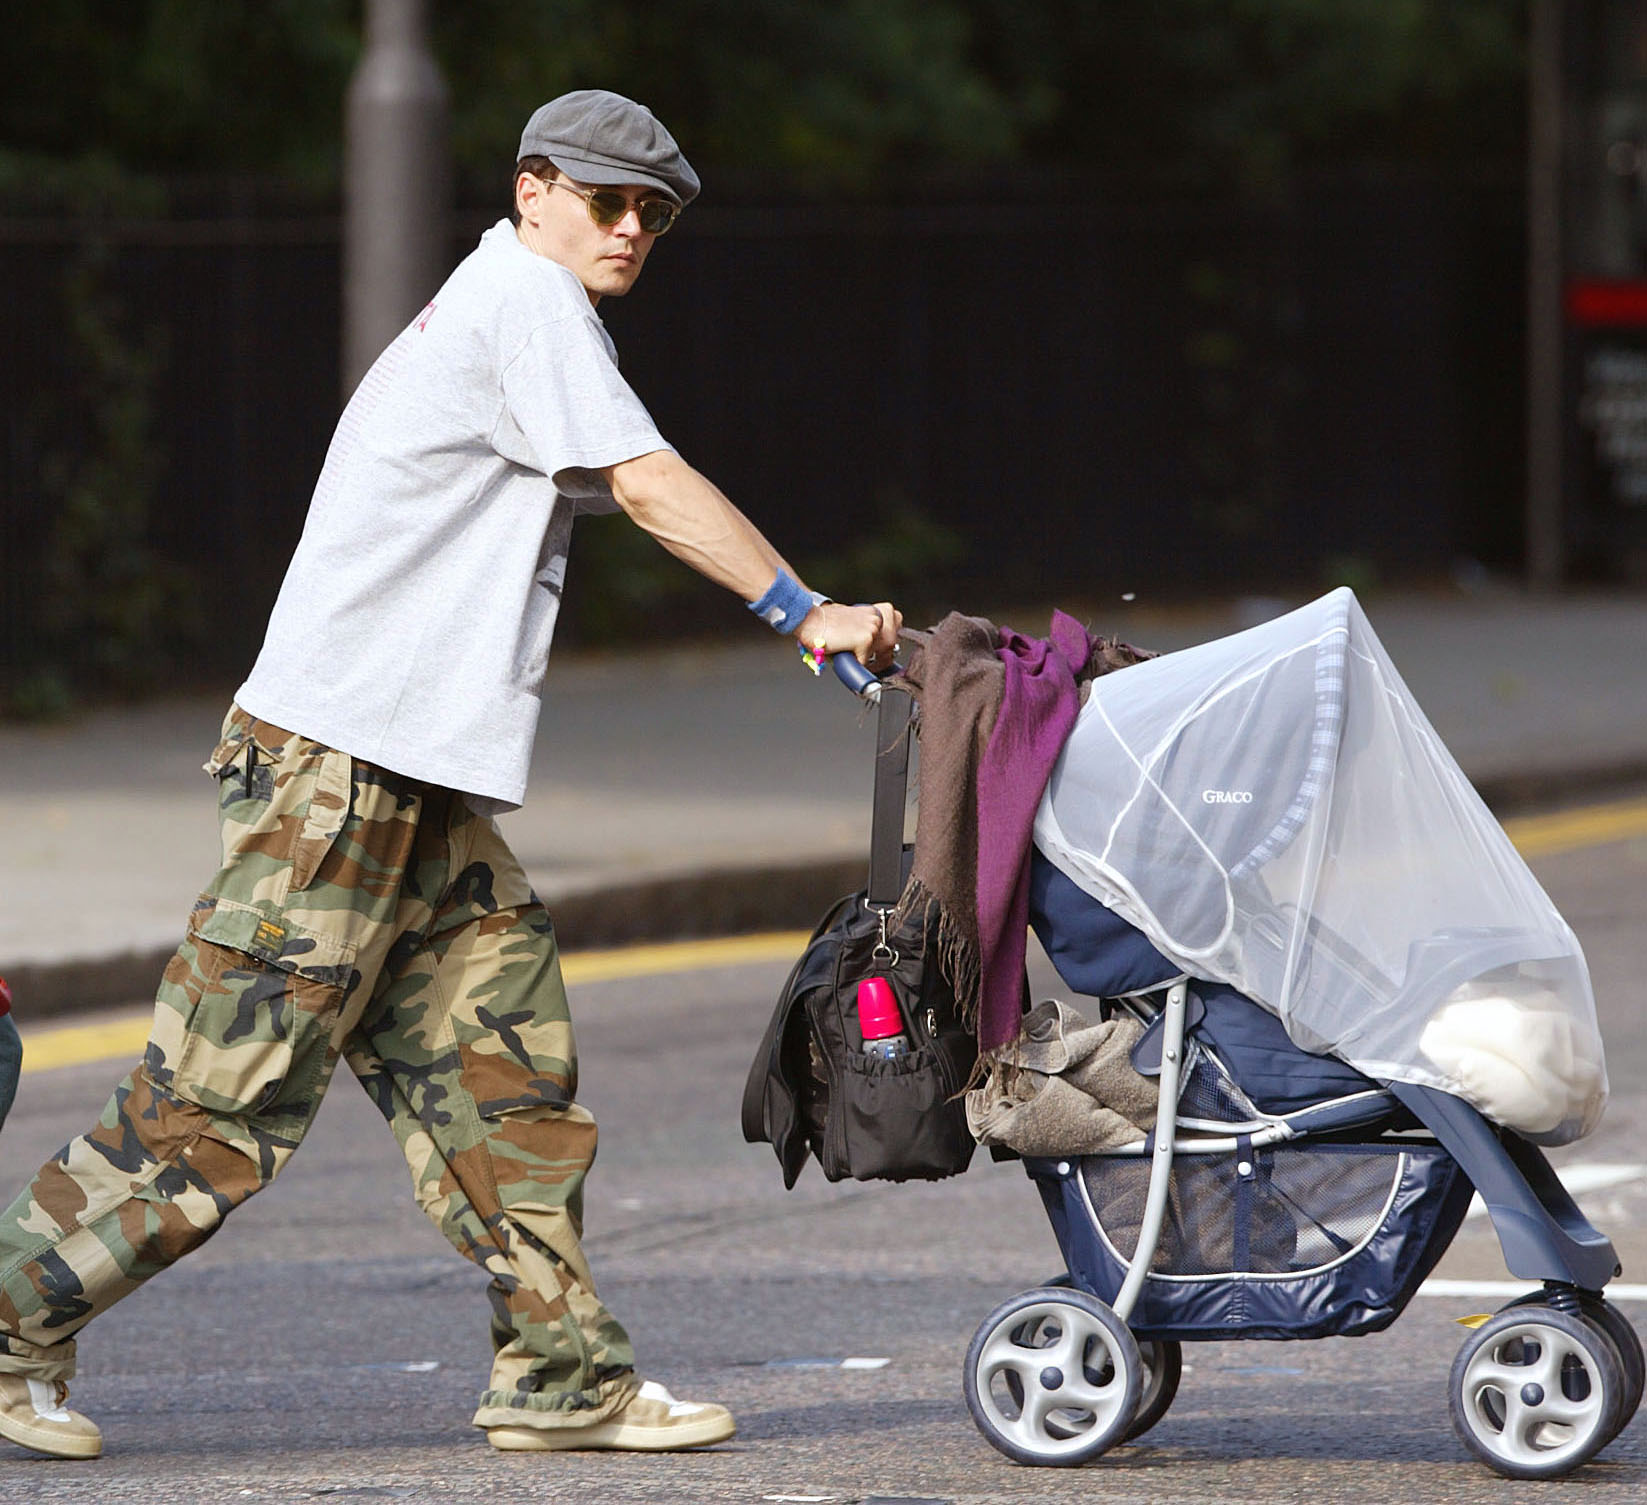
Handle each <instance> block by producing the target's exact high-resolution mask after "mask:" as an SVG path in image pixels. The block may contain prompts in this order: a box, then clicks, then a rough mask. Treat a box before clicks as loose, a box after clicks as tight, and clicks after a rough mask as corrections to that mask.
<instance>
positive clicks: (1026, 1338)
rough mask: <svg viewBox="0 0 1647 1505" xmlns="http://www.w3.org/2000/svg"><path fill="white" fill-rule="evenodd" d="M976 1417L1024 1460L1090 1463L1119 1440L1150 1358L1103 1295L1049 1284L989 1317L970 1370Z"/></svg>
mask: <svg viewBox="0 0 1647 1505" xmlns="http://www.w3.org/2000/svg"><path fill="white" fill-rule="evenodd" d="M962 1383H963V1387H964V1389H965V1392H966V1403H967V1407H968V1409H969V1410H970V1411H971V1412H972V1419H973V1421H975V1422H976V1423H977V1424H978V1430H979V1431H981V1432H982V1433H983V1434H984V1436H985V1437H986V1438H988V1440H989V1442H990V1444H991V1445H992V1446H993V1447H995V1448H997V1449H999V1450H1000V1451H1001V1452H1003V1453H1005V1454H1006V1455H1007V1457H1009V1458H1011V1459H1013V1460H1014V1461H1016V1462H1018V1463H1030V1464H1050V1465H1062V1466H1068V1465H1073V1464H1077V1463H1085V1462H1087V1461H1088V1460H1089V1459H1092V1458H1096V1457H1097V1456H1098V1455H1099V1454H1100V1453H1103V1452H1106V1451H1107V1450H1108V1449H1110V1448H1112V1447H1114V1446H1115V1445H1116V1443H1118V1442H1120V1441H1121V1440H1122V1439H1123V1437H1124V1436H1125V1435H1126V1433H1127V1429H1128V1427H1129V1426H1130V1425H1131V1424H1132V1421H1133V1418H1134V1416H1135V1415H1136V1414H1137V1411H1138V1402H1139V1397H1140V1395H1141V1394H1142V1392H1143V1388H1144V1365H1143V1361H1142V1359H1141V1358H1140V1356H1139V1353H1138V1344H1137V1342H1136V1341H1135V1340H1134V1338H1133V1336H1132V1333H1131V1332H1130V1331H1129V1330H1128V1328H1127V1325H1126V1323H1124V1322H1123V1321H1122V1320H1121V1319H1120V1318H1119V1317H1117V1316H1116V1315H1115V1313H1114V1312H1113V1311H1112V1310H1111V1309H1110V1308H1109V1307H1108V1306H1106V1305H1105V1304H1104V1303H1103V1302H1102V1301H1100V1300H1098V1298H1097V1297H1096V1296H1089V1295H1088V1294H1087V1293H1086V1292H1085V1291H1081V1290H1076V1289H1054V1288H1051V1287H1041V1288H1038V1289H1036V1290H1032V1291H1023V1292H1020V1293H1019V1294H1018V1295H1016V1296H1014V1297H1012V1298H1011V1299H1010V1300H1008V1301H1004V1302H1002V1303H1001V1305H1000V1306H998V1307H996V1308H995V1310H994V1311H993V1312H991V1313H990V1314H989V1316H987V1317H986V1318H984V1320H983V1322H982V1323H981V1324H980V1325H979V1328H978V1331H977V1332H976V1333H975V1334H974V1335H973V1339H972V1344H971V1346H970V1347H969V1348H968V1349H967V1356H966V1367H965V1370H964V1372H963V1375H962Z"/></svg>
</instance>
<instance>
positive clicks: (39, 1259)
mask: <svg viewBox="0 0 1647 1505" xmlns="http://www.w3.org/2000/svg"><path fill="white" fill-rule="evenodd" d="M207 767H208V769H209V770H210V771H211V772H212V773H213V774H214V775H215V776H216V777H217V778H218V780H219V786H220V787H219V817H220V824H221V828H222V840H223V866H222V869H221V870H220V872H219V873H218V876H217V878H216V879H215V880H214V882H213V884H212V887H211V888H210V889H209V890H208V891H207V892H206V893H205V894H203V895H202V896H201V898H200V899H199V901H197V903H196V905H195V907H194V910H193V913H192V914H191V916H190V920H189V929H188V935H187V937H186V938H185V940H184V942H183V944H182V946H180V947H179V949H178V952H177V954H176V956H175V957H174V958H173V960H172V962H171V963H170V965H169V966H168V967H167V969H166V973H165V976H164V978H163V979H162V982H161V985H160V989H159V992H158V994H157V998H156V1005H155V1021H154V1029H153V1032H152V1035H151V1038H150V1042H149V1045H148V1049H147V1051H146V1053H145V1057H144V1061H143V1063H142V1065H141V1066H139V1067H138V1069H137V1070H136V1071H135V1072H133V1073H132V1075H131V1076H129V1077H128V1078H127V1079H126V1080H125V1081H124V1082H123V1083H121V1085H120V1086H119V1087H117V1088H116V1089H115V1092H114V1095H113V1096H112V1097H111V1098H110V1100H109V1102H108V1105H107V1106H106V1107H105V1108H104V1110H103V1113H102V1115H101V1117H100V1119H99V1121H98V1124H97V1127H95V1128H94V1129H92V1130H91V1131H90V1132H89V1133H88V1134H85V1135H83V1136H81V1137H80V1138H78V1139H75V1140H73V1141H72V1142H71V1143H69V1144H68V1145H67V1146H65V1147H64V1148H63V1150H61V1151H60V1152H59V1153H58V1154H57V1155H56V1156H55V1157H53V1159H51V1160H50V1161H48V1162H47V1163H46V1165H45V1166H43V1167H42V1168H41V1169H40V1171H39V1172H38V1173H37V1174H36V1176H35V1178H34V1181H33V1183H32V1184H31V1185H30V1186H29V1187H28V1188H27V1189H26V1190H25V1191H24V1192H23V1193H22V1194H21V1195H20V1196H19V1197H18V1198H17V1199H16V1200H15V1201H14V1202H13V1203H12V1205H11V1206H10V1207H9V1208H7V1209H6V1210H5V1212H3V1213H0V1371H5V1372H10V1373H17V1374H24V1375H27V1376H28V1377H30V1378H34V1379H41V1380H51V1379H66V1378H68V1377H69V1375H70V1374H72V1372H73V1369H74V1343H73V1335H74V1334H75V1333H76V1332H77V1331H78V1330H79V1329H80V1328H81V1327H83V1326H84V1325H85V1324H86V1323H87V1322H88V1321H90V1320H91V1318H92V1317H93V1316H95V1315H96V1314H97V1313H98V1312H100V1311H103V1310H106V1309H107V1308H108V1307H109V1306H112V1305H113V1304H114V1303H115V1302H116V1301H118V1300H119V1299H120V1298H121V1297H122V1296H124V1295H126V1294H127V1293H128V1292H130V1291H132V1290H134V1289H135V1288H136V1287H137V1286H138V1285H140V1284H141V1283H142V1282H143V1281H144V1280H146V1279H148V1277H149V1276H151V1275H153V1274H156V1273H157V1272H158V1271H160V1270H162V1269H164V1268H166V1267H167V1266H168V1265H170V1264H171V1263H173V1262H174V1261H175V1260H177V1259H178V1258H180V1257H181V1256H182V1255H184V1254H186V1253H188V1252H189V1250H191V1249H193V1248H196V1247H197V1246H198V1245H199V1244H200V1243H202V1242H203V1241H204V1240H205V1239H206V1238H208V1237H209V1236H210V1235H211V1234H212V1233H213V1232H214V1231H215V1230H216V1228H217V1227H218V1226H219V1224H220V1223H221V1222H222V1220H223V1218H224V1217H226V1216H227V1215H228V1213H229V1212H230V1211H232V1210H233V1209H234V1208H235V1207H237V1206H239V1205H240V1204H241V1203H242V1202H244V1201H245V1200H246V1198H247V1197H249V1196H251V1195H252V1194H253V1193H255V1192H256V1191H258V1190H259V1189H260V1188H261V1187H263V1186H265V1185H267V1184H268V1182H269V1181H270V1180H272V1179H273V1177H274V1176H275V1174H276V1173H277V1172H278V1171H279V1169H280V1168H281V1166H283V1165H284V1164H285V1163H286V1161H287V1160H288V1159H289V1158H290V1156H291V1153H292V1151H293V1150H294V1149H295V1148H296V1146H297V1144H298V1143H299V1141H300V1140H301V1139H302V1137H303V1134H304V1131H305V1130H306V1129H307V1127H308V1125H309V1123H310V1122H311V1121H312V1119H313V1116H314V1113H315V1110H316V1108H317V1107H318V1105H319V1101H320V1097H321V1095H322V1093H323V1092H324V1090H325V1087H326V1083H327V1081H328V1079H329V1077H330V1075H331V1072H332V1068H333V1067H334V1065H335V1064H336V1061H337V1057H338V1049H339V1046H340V1043H341V1037H342V1035H343V1033H344V1032H345V1031H346V1029H347V1027H348V1025H349V1024H350V1023H351V1022H352V1020H351V1018H350V1016H352V1015H357V1014H358V1012H359V1011H360V1009H361V1008H363V1007H364V1004H365V996H366V991H367V989H366V988H363V987H361V986H360V984H361V982H362V979H363V977H365V978H368V979H369V978H370V977H371V976H373V975H375V973H376V971H377V969H378V967H379V966H380V965H381V961H382V951H383V947H384V946H385V945H386V944H387V935H388V933H389V931H388V924H387V922H388V921H390V920H391V919H392V917H393V913H394V909H395V907H396V901H397V896H398V893H399V888H400V882H401V876H402V873H403V870H404V867H405V863H406V860H407V857H408V855H409V853H410V850H411V844H412V839H413V837H414V836H415V834H416V830H417V813H418V812H417V801H416V800H415V799H409V798H408V797H407V793H406V790H405V787H404V784H403V783H402V784H398V785H397V784H394V783H390V782H386V781H385V780H384V779H383V778H382V777H381V776H380V775H379V773H378V771H377V770H375V769H372V768H370V767H368V766H366V765H355V766H354V768H353V776H352V775H351V765H350V762H349V760H348V759H347V758H345V757H343V756H342V755H341V754H338V753H335V752H333V751H331V750H329V749H326V748H323V747H319V746H317V745H315V744H313V743H310V742H306V741H304V740H303V739H301V738H297V737H294V736H292V735H291V734H289V733H285V732H282V731H281V730H280V729H279V728H275V727H267V726H264V725H263V724H261V723H256V722H252V721H250V720H249V718H247V717H245V716H244V714H243V713H240V712H238V710H231V712H230V715H229V717H228V718H227V719H226V720H225V723H224V733H223V740H222V742H221V743H220V745H219V747H218V749H217V751H216V753H215V754H214V755H213V758H212V760H211V762H210V763H208V765H207ZM351 777H352V783H353V787H351ZM380 936H381V937H382V939H380Z"/></svg>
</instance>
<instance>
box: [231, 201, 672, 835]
mask: <svg viewBox="0 0 1647 1505" xmlns="http://www.w3.org/2000/svg"><path fill="white" fill-rule="evenodd" d="M669 447H670V446H669V445H668V444H667V443H665V441H664V440H663V438H662V437H661V436H660V435H659V433H658V431H657V428H656V427H655V425H654V424H653V422H652V419H651V418H650V416H649V415H648V414H647V411H646V409H645V408H644V407H643V406H642V404H641V402H640V399H639V398H637V397H636V396H635V394H634V392H633V391H631V390H630V388H629V386H628V384H627V383H626V382H625V381H624V379H623V378H622V376H620V375H619V374H618V367H617V352H616V351H615V350H614V348H613V346H612V341H611V339H610V337H609V336H608V335H607V333H606V330H605V328H604V327H603V326H602V325H601V322H600V320H599V319H598V318H597V317H596V316H595V311H594V308H593V307H592V306H591V305H590V302H589V298H588V295H587V293H586V292H585V291H584V289H583V286H582V284H581V283H580V282H579V281H578V279H577V277H576V276H574V275H573V273H571V272H570V271H568V270H567V269H566V268H565V267H563V266H561V265H559V264H558V263H556V262H553V261H550V260H548V259H547V258H545V257H542V256H539V255H537V254H536V253H534V252H532V251H529V250H528V249H527V248H526V247H525V246H523V245H522V244H521V243H520V241H519V239H518V238H517V237H516V235H515V231H514V227H513V226H512V225H510V224H509V222H508V221H507V220H504V221H500V222H499V223H498V224H497V225H494V226H493V227H492V228H491V229H490V230H488V231H487V232H486V233H485V234H484V235H483V236H482V237H481V239H480V244H479V245H478V246H477V247H476V248H475V250H474V251H473V252H471V253H470V255H469V256H468V257H466V258H465V259H464V261H463V262H462V263H461V264H460V265H459V266H458V267H457V269H456V270H455V271H454V272H453V273H452V275H451V277H450V278H448V279H447V281H446V283H445V285H444V286H443V287H442V288H441V289H440V291H439V292H438V293H436V294H435V296H434V298H433V300H432V301H431V302H430V304H429V306H428V307H427V308H425V309H424V310H423V312H422V313H421V314H419V315H418V316H417V318H416V319H414V320H413V321H412V323H411V325H410V326H409V327H408V328H407V329H406V330H405V331H404V332H403V333H402V334H401V335H400V336H399V337H398V338H397V339H396V340H395V341H394V343H393V344H392V345H390V346H389V348H388V349H387V350H385V351H384V352H383V354H382V355H381V356H380V357H379V358H378V360H377V362H376V364H375V365H373V367H372V369H371V370H370V371H369V372H368V373H367V375H366V377H365V379H364V380H363V381H362V382H361V384H360V387H359V389H358V390H357V391H356V392H355V394H354V396H353V398H351V399H350V401H349V404H348V407H347V408H346V409H345V410H344V413H343V417H342V419H341V420H340V421H339V423H338V427H337V432H336V434H335V435H334V436H333V438H332V445H331V449H330V450H329V452H328V453H327V456H326V464H325V466H324V468H323V469H322V470H321V474H320V480H319V483H318V484H317V485H316V487H315V493H314V498H313V500H312V502H311V503H310V506H309V515H308V519H307V521H306V522H305V524H304V528H303V537H302V539H301V540H300V542H299V543H298V546H297V552H296V553H295V554H294V555H293V557H292V562H291V566H290V568H289V569H288V571H287V573H286V579H285V582H284V584H283V585H282V586H281V590H280V596H279V599H278V600H277V601H276V602H275V607H274V612H273V614H272V615H271V617H270V619H269V628H268V633H267V636H266V637H265V639H264V643H263V649H262V652H261V653H260V654H259V655H258V658H257V662H256V664H255V665H254V666H253V668H252V672H251V676H250V678H248V679H247V681H246V683H245V684H244V685H242V686H241V688H240V691H239V693H238V695H237V697H236V698H237V699H238V701H239V702H240V704H241V706H243V707H244V708H245V709H246V710H247V711H248V712H250V713H251V714H252V715H253V716H256V717H259V718H261V719H262V720H265V721H272V722H274V723H275V724H276V725H279V726H284V727H286V728H288V729H289V730H291V731H295V732H297V733H299V734H300V735H302V736H305V737H311V738H313V739H314V740H315V741H317V742H321V743H324V744H326V745H327V746H329V747H336V748H341V749H342V750H343V751H345V752H347V753H349V754H351V755H352V756H354V757H357V758H361V759H363V760H365V761H367V762H370V763H376V764H378V765H380V766H382V767H384V768H389V769H393V770H394V771H395V772H397V773H403V774H406V775H408V776H410V777H412V778H417V779H424V780H427V781H428V782H430V783H434V784H441V785H444V786H446V787H448V788H451V789H457V790H461V791H462V792H464V793H465V794H467V795H469V796H470V797H471V802H472V803H474V804H475V805H477V806H478V807H480V808H482V809H489V810H500V809H509V808H513V807H514V806H516V805H518V804H519V803H520V802H521V799H522V797H523V796H524V794H525V792H526V772H527V766H528V763H529V761H530V758H531V751H532V741H533V737H534V736H535V734H536V730H537V719H538V704H539V692H540V690H541V688H542V684H543V676H544V672H545V670H546V669H547V667H548V662H549V643H550V639H551V637H552V636H553V633H554V629H555V617H556V614H557V612H558V611H559V608H560V593H561V585H562V582H563V581H564V579H565V575H566V552H567V545H568V543H569V541H570V538H571V532H572V519H573V517H574V515H575V514H576V513H577V512H580V511H602V512H606V511H612V510H613V509H614V505H615V504H614V503H613V501H612V497H611V493H610V491H609V490H608V489H607V487H606V484H605V482H604V480H603V479H602V477H601V476H600V475H599V473H598V469H599V467H602V466H607V465H615V464H617V463H619V462H620V461H623V460H630V459H634V458H635V457H636V456H638V455H643V454H650V453H652V452H653V451H656V450H663V449H668V448H669Z"/></svg>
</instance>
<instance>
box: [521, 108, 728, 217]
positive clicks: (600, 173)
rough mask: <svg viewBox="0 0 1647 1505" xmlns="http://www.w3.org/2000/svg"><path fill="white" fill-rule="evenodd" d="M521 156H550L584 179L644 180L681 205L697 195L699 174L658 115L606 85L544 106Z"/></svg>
mask: <svg viewBox="0 0 1647 1505" xmlns="http://www.w3.org/2000/svg"><path fill="white" fill-rule="evenodd" d="M519 157H547V158H548V159H549V160H550V161H551V162H553V163H554V164H555V166H556V167H558V168H559V169H560V170H561V171H562V172H563V173H565V174H566V175H567V177H569V178H576V179H577V180H578V181H579V182H580V183H644V184H646V186H647V187H649V188H656V189H659V190H660V191H661V192H663V193H665V194H667V195H668V196H669V197H670V198H671V199H672V200H673V201H674V202H675V203H677V204H682V205H685V204H690V203H691V202H692V200H693V199H695V198H696V197H697V196H698V187H699V184H698V175H697V174H696V173H695V172H693V171H692V164H691V163H690V162H688V161H687V160H686V158H685V157H683V156H682V155H681V149H680V148H679V147H678V146H676V145H675V138H674V137H673V136H671V135H670V134H669V132H668V131H666V130H665V129H664V128H663V126H662V125H661V124H660V123H659V121H658V117H657V116H656V115H654V114H653V113H652V112H651V111H650V110H649V109H647V108H646V106H645V105H638V104H636V103H635V101H634V100H632V99H625V98H624V97H623V95H621V94H612V93H610V92H608V91H607V90H605V89H578V90H576V91H575V92H574V93H571V94H562V95H561V96H560V98H558V99H551V100H550V101H549V103H548V104H546V105H542V106H540V107H539V108H538V110H537V112H536V113H535V114H534V115H533V116H532V118H531V119H530V120H528V121H527V122H526V129H525V130H524V131H523V132H522V133H521V138H520V152H519ZM517 160H518V158H517Z"/></svg>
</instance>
